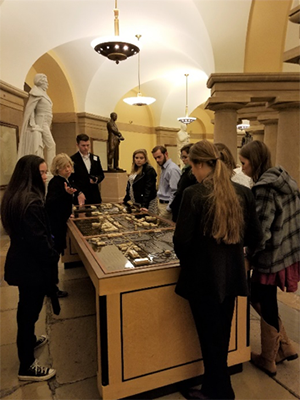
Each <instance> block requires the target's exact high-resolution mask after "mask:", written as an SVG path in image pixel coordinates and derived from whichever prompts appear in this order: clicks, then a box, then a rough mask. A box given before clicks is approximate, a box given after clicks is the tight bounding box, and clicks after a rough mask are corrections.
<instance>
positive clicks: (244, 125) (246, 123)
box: [236, 119, 250, 131]
mask: <svg viewBox="0 0 300 400" xmlns="http://www.w3.org/2000/svg"><path fill="white" fill-rule="evenodd" d="M236 127H237V129H238V130H240V131H245V130H246V129H248V128H250V121H249V120H248V119H242V123H241V124H238V125H237V126H236Z"/></svg>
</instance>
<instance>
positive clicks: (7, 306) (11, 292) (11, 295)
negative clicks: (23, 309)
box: [0, 286, 19, 311]
mask: <svg viewBox="0 0 300 400" xmlns="http://www.w3.org/2000/svg"><path fill="white" fill-rule="evenodd" d="M18 301H19V290H18V288H17V286H4V287H1V290H0V310H1V311H5V310H16V309H17V307H18Z"/></svg>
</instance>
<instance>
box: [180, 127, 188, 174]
mask: <svg viewBox="0 0 300 400" xmlns="http://www.w3.org/2000/svg"><path fill="white" fill-rule="evenodd" d="M186 129H187V126H186V124H183V123H181V124H180V131H178V132H177V155H178V162H177V164H178V165H179V167H180V168H183V166H184V164H183V162H182V160H181V158H180V156H181V151H180V150H181V148H182V147H183V146H185V145H186V144H188V143H190V135H189V134H188V133H187V131H186Z"/></svg>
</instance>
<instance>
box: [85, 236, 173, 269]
mask: <svg viewBox="0 0 300 400" xmlns="http://www.w3.org/2000/svg"><path fill="white" fill-rule="evenodd" d="M87 243H88V244H89V245H90V246H91V248H92V250H93V253H94V254H95V257H96V259H98V260H99V261H100V264H101V268H102V269H103V270H104V272H105V273H110V272H116V271H122V270H125V269H128V268H136V267H144V266H147V267H151V266H156V267H157V266H159V265H166V264H168V265H171V264H176V265H178V259H177V257H176V254H175V252H174V248H173V229H169V230H155V231H150V232H132V233H125V234H120V233H118V234H108V235H101V236H96V237H91V238H89V239H87ZM120 253H122V255H123V256H124V257H125V258H126V262H123V263H121V262H120ZM108 255H109V256H110V262H109V263H105V262H104V261H105V259H106V258H107V257H108ZM113 257H118V258H119V263H116V264H115V263H112V262H111V260H112V258H113ZM123 260H124V258H123Z"/></svg>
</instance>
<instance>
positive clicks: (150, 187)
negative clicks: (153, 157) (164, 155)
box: [123, 163, 157, 208]
mask: <svg viewBox="0 0 300 400" xmlns="http://www.w3.org/2000/svg"><path fill="white" fill-rule="evenodd" d="M156 176H157V174H156V171H155V169H154V168H153V167H151V165H149V164H148V163H146V164H144V165H143V169H142V172H141V173H140V174H139V175H137V176H136V177H135V179H134V181H133V185H132V188H133V194H134V200H135V202H136V203H139V204H140V205H141V207H144V208H148V207H149V203H150V201H151V200H153V199H155V197H156V192H157V191H156ZM129 191H130V183H129V181H128V183H127V187H126V195H125V197H124V199H123V202H124V203H125V204H126V203H127V202H128V201H129V200H130V194H129Z"/></svg>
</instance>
